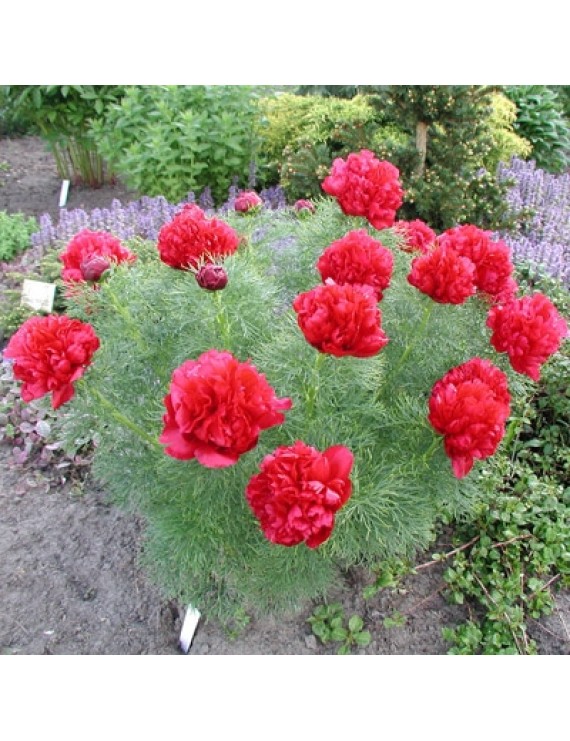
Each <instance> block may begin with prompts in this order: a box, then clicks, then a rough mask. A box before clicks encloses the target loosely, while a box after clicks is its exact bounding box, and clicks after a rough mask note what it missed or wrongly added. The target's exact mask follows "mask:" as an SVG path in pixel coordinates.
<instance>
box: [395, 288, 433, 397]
mask: <svg viewBox="0 0 570 741" xmlns="http://www.w3.org/2000/svg"><path fill="white" fill-rule="evenodd" d="M433 307H434V302H433V301H431V300H430V302H429V303H428V304H427V306H426V307H425V309H424V313H423V316H422V321H421V322H420V324H419V325H418V326H417V328H416V331H415V332H414V333H413V334H412V336H411V337H410V339H409V340H408V344H407V345H406V347H405V348H404V352H403V353H402V354H401V355H400V359H399V360H398V362H397V363H396V365H395V366H394V368H392V369H391V370H390V371H389V373H388V375H387V376H386V378H385V380H384V383H383V384H382V388H386V387H387V386H388V384H389V383H391V382H392V381H393V379H394V378H395V377H396V375H397V373H398V371H399V370H400V369H401V368H402V367H403V366H404V364H405V363H406V361H407V359H408V358H409V356H410V353H411V352H412V350H413V349H414V347H415V346H416V344H417V342H418V340H419V339H421V338H422V337H423V336H424V334H425V331H426V328H427V325H428V322H429V319H430V316H431V313H432V311H433Z"/></svg>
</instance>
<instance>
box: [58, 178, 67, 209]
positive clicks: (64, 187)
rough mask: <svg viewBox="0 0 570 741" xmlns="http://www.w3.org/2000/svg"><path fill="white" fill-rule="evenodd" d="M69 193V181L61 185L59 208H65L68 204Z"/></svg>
mask: <svg viewBox="0 0 570 741" xmlns="http://www.w3.org/2000/svg"><path fill="white" fill-rule="evenodd" d="M68 192H69V180H64V181H63V182H62V183H61V190H60V192H59V207H60V208H63V207H64V206H65V204H66V203H67V194H68Z"/></svg>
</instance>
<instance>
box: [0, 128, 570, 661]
mask: <svg viewBox="0 0 570 741" xmlns="http://www.w3.org/2000/svg"><path fill="white" fill-rule="evenodd" d="M60 188H61V180H60V179H59V177H58V175H57V171H56V168H55V163H54V161H53V158H52V157H51V155H50V154H49V153H48V152H47V151H46V150H45V148H44V146H43V144H42V142H41V141H40V140H39V139H37V138H34V137H25V138H22V139H12V140H10V139H0V210H5V211H8V212H10V213H15V212H23V213H26V214H29V215H31V216H35V217H39V216H41V215H42V214H44V213H49V214H50V215H51V216H52V218H53V219H57V215H58V212H59V208H58V200H59V193H60ZM133 197H134V194H133V193H132V192H131V191H129V190H128V189H127V188H126V187H124V186H123V185H121V184H120V183H119V184H116V185H107V186H104V187H102V188H100V189H97V190H90V189H88V188H82V187H79V186H72V187H71V189H70V193H69V198H68V203H67V207H68V208H76V207H81V208H84V209H86V210H89V209H91V208H95V207H105V206H109V205H110V203H111V201H112V199H114V198H118V199H120V200H121V201H122V202H123V203H127V202H128V201H129V200H132V198H133ZM143 539H144V522H142V521H141V520H140V518H139V517H138V516H137V515H136V514H133V513H129V512H125V511H122V510H119V509H117V508H116V507H115V506H114V505H112V504H110V503H109V502H108V501H107V498H106V496H105V492H104V491H102V490H101V488H100V487H99V486H98V485H97V482H95V481H93V480H92V479H91V478H90V476H89V475H88V476H87V477H86V478H85V480H83V481H81V480H79V481H78V480H73V479H67V478H65V476H64V475H61V473H58V474H57V475H52V473H50V472H46V471H43V472H42V471H39V470H34V469H33V468H30V467H27V468H24V467H21V466H14V465H13V463H12V461H11V451H10V449H9V448H8V447H6V446H4V447H2V446H1V445H0V654H2V653H4V654H106V655H125V654H179V655H182V652H181V651H180V649H179V647H178V639H179V635H180V629H181V621H182V618H183V615H184V609H185V606H184V605H178V604H176V603H175V602H173V601H170V600H168V599H166V598H165V597H164V595H163V594H161V592H160V589H159V588H158V587H157V586H156V585H154V584H152V583H150V581H149V580H148V578H147V576H146V575H145V573H144V571H142V569H141V568H140V566H139V564H138V556H139V554H140V552H141V548H142V546H143V542H144V541H143ZM439 548H440V549H441V548H445V543H442V544H440V545H439ZM427 558H429V555H426V556H425V558H424V559H423V560H425V559H427ZM370 581H371V577H370V575H368V574H365V573H361V572H358V571H354V572H352V573H351V574H349V575H347V576H346V578H345V579H344V580H343V582H342V583H339V585H338V587H337V589H336V590H335V592H334V593H333V594H331V595H330V601H331V602H332V601H334V602H340V603H341V604H342V606H343V607H344V610H345V614H346V615H347V616H350V615H352V614H359V615H361V616H362V617H363V618H364V621H365V628H366V629H368V630H369V631H370V632H371V633H372V642H371V644H370V645H369V646H368V647H366V648H362V649H359V650H358V653H362V654H368V655H378V654H445V653H446V652H447V649H448V645H447V644H445V642H444V641H443V640H442V637H441V629H442V627H444V626H446V625H452V624H454V623H456V622H458V621H461V620H463V619H465V618H466V616H467V613H466V610H464V608H462V607H460V606H452V605H449V604H447V603H446V601H445V599H444V598H443V596H442V588H443V582H442V579H441V568H440V567H439V566H437V567H433V568H430V569H426V570H424V571H421V572H419V573H418V575H417V576H413V577H409V578H408V579H407V580H405V582H404V583H403V585H402V587H403V588H402V589H401V590H398V591H395V590H384V591H382V592H380V593H379V594H378V595H377V596H376V597H374V598H373V599H370V600H366V601H365V600H364V599H363V598H362V589H363V587H364V586H365V585H366V584H367V583H370ZM198 608H199V605H198ZM313 609H314V606H312V605H307V606H306V607H305V608H304V609H303V610H302V611H301V612H299V613H297V614H292V615H288V616H285V617H280V618H274V617H271V618H265V619H262V620H252V621H251V622H250V623H249V624H248V625H247V626H246V627H245V628H244V629H243V630H242V631H240V632H237V633H229V632H227V631H226V630H224V629H223V628H222V627H221V626H220V625H219V624H217V623H216V622H215V621H210V620H208V616H207V615H204V616H202V619H201V621H200V623H199V625H198V629H197V632H196V635H195V638H194V642H193V644H192V648H191V650H190V653H191V654H241V655H246V654H330V653H336V646H334V645H327V646H323V645H321V644H320V643H319V642H318V641H317V639H316V638H315V636H313V635H312V632H311V628H310V626H309V624H308V623H307V617H308V616H309V615H310V614H311V612H312V610H313ZM559 609H560V611H561V615H562V616H560V613H555V614H554V615H552V616H551V617H549V618H548V619H546V620H543V621H541V623H540V625H538V624H537V625H536V626H535V627H534V628H533V637H534V638H535V639H536V640H537V641H538V644H539V649H540V653H543V654H564V653H568V652H569V645H570V644H569V643H568V639H567V634H565V632H564V623H563V620H564V616H566V622H567V623H568V624H570V617H569V614H570V598H569V597H568V595H562V596H561V597H560V600H559ZM395 611H399V612H402V613H407V614H408V619H407V622H406V624H405V625H403V626H402V627H397V628H390V629H387V628H385V627H383V619H384V617H387V616H390V615H392V614H393V613H394V612H395Z"/></svg>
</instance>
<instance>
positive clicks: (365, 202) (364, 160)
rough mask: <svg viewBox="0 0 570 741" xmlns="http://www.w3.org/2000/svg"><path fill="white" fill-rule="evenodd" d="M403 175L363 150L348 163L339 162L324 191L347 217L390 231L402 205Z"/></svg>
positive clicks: (349, 158)
mask: <svg viewBox="0 0 570 741" xmlns="http://www.w3.org/2000/svg"><path fill="white" fill-rule="evenodd" d="M399 175H400V172H399V170H398V168H397V167H394V165H392V164H391V163H390V162H387V161H385V160H378V159H376V157H375V156H374V154H373V153H372V152H370V151H369V150H368V149H363V150H362V151H361V152H360V153H359V154H349V155H348V157H347V159H346V161H345V160H343V159H340V158H337V159H335V160H334V162H333V165H332V169H331V173H330V175H328V177H326V178H325V179H324V180H323V183H322V188H323V190H324V191H325V193H328V194H329V195H331V196H334V197H335V198H336V199H337V200H338V202H339V205H340V207H341V209H342V211H343V213H345V214H346V215H347V216H364V217H365V218H366V219H368V221H369V222H370V223H371V224H372V226H373V227H374V228H375V229H386V228H387V227H390V226H392V225H393V223H394V219H395V217H396V211H397V210H398V209H399V208H400V206H401V205H402V200H403V195H404V191H403V190H402V186H401V185H400V182H399V180H398V178H399Z"/></svg>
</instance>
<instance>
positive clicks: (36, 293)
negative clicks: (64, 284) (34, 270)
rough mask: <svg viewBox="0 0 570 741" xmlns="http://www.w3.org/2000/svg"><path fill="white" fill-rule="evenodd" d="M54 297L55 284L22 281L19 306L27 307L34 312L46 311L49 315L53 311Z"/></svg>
mask: <svg viewBox="0 0 570 741" xmlns="http://www.w3.org/2000/svg"><path fill="white" fill-rule="evenodd" d="M54 297H55V283H43V282H42V281H40V280H29V279H28V278H25V279H24V282H23V284H22V297H21V299H20V305H21V306H29V307H30V308H31V309H35V310H36V311H47V312H48V313H49V312H50V311H51V310H52V309H53V300H54Z"/></svg>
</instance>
